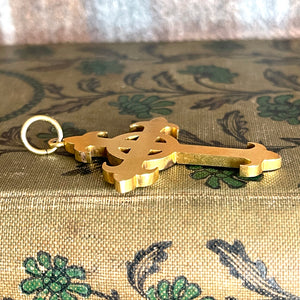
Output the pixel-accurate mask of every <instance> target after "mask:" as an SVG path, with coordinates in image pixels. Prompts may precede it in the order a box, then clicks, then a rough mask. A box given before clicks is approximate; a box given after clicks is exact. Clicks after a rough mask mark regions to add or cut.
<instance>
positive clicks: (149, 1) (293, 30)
mask: <svg viewBox="0 0 300 300" xmlns="http://www.w3.org/2000/svg"><path fill="white" fill-rule="evenodd" d="M299 37H300V3H299V1H297V0H254V1H253V0H200V1H199V0H185V1H182V0H130V1H126V0H51V1H50V0H38V1H36V0H28V1H23V0H13V1H12V0H1V1H0V43H1V44H41V43H62V42H115V41H122V42H127V41H183V40H207V39H209V40H211V39H253V38H266V39H271V38H299Z"/></svg>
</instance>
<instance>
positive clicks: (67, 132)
mask: <svg viewBox="0 0 300 300" xmlns="http://www.w3.org/2000/svg"><path fill="white" fill-rule="evenodd" d="M61 128H62V130H63V133H64V137H69V136H74V135H83V134H85V133H86V130H85V129H79V128H77V127H75V125H74V124H73V123H71V122H65V123H63V124H62V125H61ZM37 137H38V138H39V139H45V140H47V141H48V140H50V139H52V138H55V137H57V132H56V129H55V128H54V127H50V128H49V132H41V133H38V134H37Z"/></svg>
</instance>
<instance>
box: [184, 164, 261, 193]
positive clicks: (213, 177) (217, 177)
mask: <svg viewBox="0 0 300 300" xmlns="http://www.w3.org/2000/svg"><path fill="white" fill-rule="evenodd" d="M187 169H189V170H192V171H193V172H192V173H191V174H190V176H191V177H192V178H193V179H196V180H200V179H207V180H206V182H205V185H207V186H209V187H210V188H212V189H219V188H220V187H221V185H220V182H221V181H222V182H224V183H226V184H227V185H228V186H229V187H230V188H232V189H238V188H242V187H244V186H245V185H246V184H247V182H249V181H261V180H262V179H263V174H260V175H258V176H256V177H241V176H239V170H238V169H231V168H218V167H214V168H212V167H202V166H192V165H189V166H187Z"/></svg>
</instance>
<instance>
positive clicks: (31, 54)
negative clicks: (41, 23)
mask: <svg viewBox="0 0 300 300" xmlns="http://www.w3.org/2000/svg"><path fill="white" fill-rule="evenodd" d="M15 54H16V55H17V56H19V57H20V58H22V59H34V58H41V57H45V56H51V55H53V54H54V51H53V49H52V48H50V47H48V46H44V45H28V46H25V47H22V48H19V49H16V50H15Z"/></svg>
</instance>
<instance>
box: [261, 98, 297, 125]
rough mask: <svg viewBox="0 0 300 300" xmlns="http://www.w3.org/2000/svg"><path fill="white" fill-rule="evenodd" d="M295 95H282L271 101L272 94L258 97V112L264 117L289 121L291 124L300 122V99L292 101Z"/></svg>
mask: <svg viewBox="0 0 300 300" xmlns="http://www.w3.org/2000/svg"><path fill="white" fill-rule="evenodd" d="M293 97H294V96H293V95H280V96H276V97H275V98H274V101H273V102H271V97H270V96H262V97H258V98H257V104H258V105H259V106H258V107H257V110H258V111H260V113H259V114H258V115H259V116H261V117H263V118H271V119H272V120H274V121H284V120H285V121H287V122H288V123H289V124H291V125H298V124H300V120H299V117H300V99H298V100H296V101H294V102H290V100H291V99H292V98H293Z"/></svg>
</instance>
